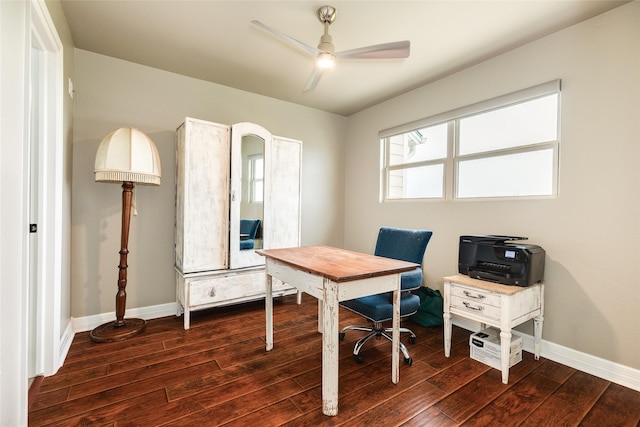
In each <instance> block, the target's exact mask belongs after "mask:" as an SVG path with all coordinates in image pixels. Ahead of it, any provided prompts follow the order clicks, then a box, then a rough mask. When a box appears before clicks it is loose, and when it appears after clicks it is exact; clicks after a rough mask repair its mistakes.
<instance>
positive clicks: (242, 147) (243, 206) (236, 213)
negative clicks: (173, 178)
mask: <svg viewBox="0 0 640 427" xmlns="http://www.w3.org/2000/svg"><path fill="white" fill-rule="evenodd" d="M270 141H271V134H270V133H269V132H268V131H267V130H266V129H264V128H262V127H260V126H258V125H256V124H253V123H238V124H235V125H233V126H232V128H231V206H230V215H231V216H230V221H229V222H230V227H229V231H230V233H229V248H230V253H229V266H230V268H243V267H251V266H257V265H262V264H264V257H261V256H259V255H258V254H256V253H255V250H256V249H263V248H264V247H265V246H264V230H265V229H266V228H267V227H269V224H266V223H265V215H264V200H265V192H264V189H265V185H264V184H265V170H266V169H265V167H266V162H265V150H266V147H267V145H268V144H269V143H270Z"/></svg>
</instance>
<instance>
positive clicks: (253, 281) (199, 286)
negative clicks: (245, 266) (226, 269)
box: [187, 271, 265, 306]
mask: <svg viewBox="0 0 640 427" xmlns="http://www.w3.org/2000/svg"><path fill="white" fill-rule="evenodd" d="M188 285H189V286H188V288H187V289H188V292H189V304H190V305H191V306H197V305H202V304H211V303H216V302H222V301H230V300H235V299H239V298H244V297H249V296H252V295H258V294H264V293H265V274H264V271H259V272H254V273H247V274H230V275H218V276H214V277H208V278H200V279H191V280H188Z"/></svg>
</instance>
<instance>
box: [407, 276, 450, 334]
mask: <svg viewBox="0 0 640 427" xmlns="http://www.w3.org/2000/svg"><path fill="white" fill-rule="evenodd" d="M418 296H419V297H420V308H418V311H417V312H416V314H414V315H413V316H411V317H410V319H411V320H413V321H414V322H416V323H417V324H418V325H421V326H425V327H430V326H440V325H442V323H443V321H442V310H443V306H444V300H443V299H442V294H440V291H438V290H434V289H431V288H428V287H426V286H421V287H420V288H419V289H418Z"/></svg>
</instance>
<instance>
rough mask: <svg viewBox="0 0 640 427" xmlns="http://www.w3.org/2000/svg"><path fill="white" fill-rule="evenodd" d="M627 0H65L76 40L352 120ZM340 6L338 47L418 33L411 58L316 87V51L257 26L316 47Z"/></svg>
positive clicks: (353, 71)
mask: <svg viewBox="0 0 640 427" xmlns="http://www.w3.org/2000/svg"><path fill="white" fill-rule="evenodd" d="M626 2H627V1H614V0H602V1H587V0H557V1H553V0H501V1H484V0H473V1H452V0H448V1H416V0H413V1H361V0H351V1H328V2H327V1H300V0H298V1H264V0H263V1H241V0H235V1H214V0H208V1H203V0H200V1H187V0H164V1H154V0H119V1H102V0H62V7H63V9H64V12H65V16H66V18H67V21H68V23H69V27H70V29H71V34H72V36H73V41H74V44H75V46H76V47H77V48H79V49H84V50H88V51H92V52H97V53H100V54H104V55H108V56H111V57H115V58H120V59H124V60H127V61H131V62H135V63H139V64H143V65H148V66H151V67H155V68H158V69H162V70H167V71H172V72H175V73H179V74H183V75H186V76H191V77H195V78H198V79H202V80H207V81H211V82H215V83H219V84H222V85H225V86H230V87H234V88H237V89H242V90H246V91H249V92H254V93H257V94H262V95H266V96H270V97H273V98H278V99H282V100H285V101H290V102H293V103H296V104H301V105H306V106H309V107H314V108H318V109H321V110H325V111H329V112H333V113H337V114H341V115H345V116H348V115H350V114H353V113H355V112H358V111H360V110H362V109H364V108H367V107H369V106H371V105H374V104H376V103H378V102H381V101H383V100H385V99H388V98H391V97H393V96H395V95H398V94H401V93H404V92H407V91H409V90H411V89H414V88H416V87H419V86H422V85H424V84H426V83H428V82H431V81H434V80H437V79H439V78H442V77H444V76H446V75H448V74H451V73H454V72H456V71H458V70H461V69H463V68H466V67H469V66H471V65H473V64H476V63H479V62H481V61H483V60H486V59H488V58H491V57H493V56H496V55H498V54H500V53H503V52H505V51H508V50H510V49H513V48H516V47H518V46H521V45H523V44H526V43H528V42H531V41H533V40H536V39H538V38H540V37H543V36H545V35H547V34H550V33H552V32H555V31H558V30H560V29H562V28H565V27H568V26H570V25H573V24H576V23H578V22H580V21H583V20H585V19H588V18H590V17H592V16H595V15H598V14H600V13H603V12H605V11H607V10H610V9H613V8H615V7H617V6H620V5H621V4H624V3H626ZM324 4H329V5H331V6H334V7H335V8H336V9H337V16H336V20H335V22H334V23H333V24H332V25H331V27H330V34H331V35H332V36H333V42H334V44H335V46H336V50H337V51H344V50H349V49H353V48H358V47H362V46H369V45H374V44H379V43H386V42H391V41H399V40H410V41H411V56H410V57H409V58H408V59H401V60H398V59H395V60H360V61H357V62H354V61H350V62H341V63H338V64H336V67H335V68H333V69H332V70H331V71H330V72H327V73H325V74H324V76H323V77H322V79H321V80H320V83H319V84H318V86H317V87H316V88H315V89H314V90H313V91H309V92H303V88H304V86H305V83H306V81H307V78H308V77H309V74H310V73H311V71H312V68H313V62H314V61H313V58H311V57H309V56H305V54H303V53H301V52H300V51H299V50H296V49H293V48H291V47H290V46H289V45H287V44H285V43H283V42H281V41H280V40H279V39H277V38H275V37H273V36H272V35H270V34H269V33H267V32H265V31H263V30H260V29H258V28H256V27H255V26H253V25H251V20H254V19H255V20H259V21H261V22H262V23H264V24H267V25H269V26H271V27H273V28H276V29H278V30H279V31H281V32H283V33H285V34H287V35H289V36H291V37H293V38H296V39H298V40H300V41H302V42H304V43H306V44H308V45H311V46H316V45H317V44H318V42H319V40H320V36H321V35H322V32H323V26H322V24H321V23H320V21H319V20H318V19H317V17H316V10H317V9H318V7H320V6H322V5H324Z"/></svg>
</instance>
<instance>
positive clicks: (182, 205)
mask: <svg viewBox="0 0 640 427" xmlns="http://www.w3.org/2000/svg"><path fill="white" fill-rule="evenodd" d="M301 162H302V143H301V142H300V141H297V140H293V139H289V138H283V137H278V136H273V135H271V133H269V131H267V130H266V129H264V128H262V127H261V126H259V125H256V124H254V123H238V124H234V125H232V126H229V125H223V124H218V123H212V122H208V121H204V120H198V119H193V118H186V119H185V121H184V123H182V124H181V125H180V126H179V127H178V129H177V131H176V229H175V270H176V299H177V302H178V313H177V314H178V315H180V314H184V328H185V329H189V324H190V312H191V311H195V310H201V309H205V308H210V307H216V306H222V305H229V304H236V303H242V302H246V301H251V300H257V299H261V298H264V297H265V289H266V288H265V269H264V257H262V256H260V255H258V254H256V253H255V250H257V249H271V248H282V247H295V246H299V245H300V188H301V186H300V177H301ZM243 220H244V221H243ZM244 222H253V223H257V224H259V225H258V227H257V229H256V231H255V234H254V235H249V234H248V233H247V232H246V231H245V230H244V229H243V223H244ZM243 240H244V242H243ZM249 241H250V242H251V243H249ZM273 286H274V295H275V296H279V295H284V294H288V293H295V292H296V290H295V288H293V287H290V286H287V285H285V284H283V283H274V285H273Z"/></svg>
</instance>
